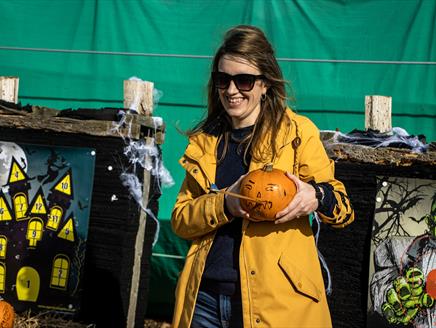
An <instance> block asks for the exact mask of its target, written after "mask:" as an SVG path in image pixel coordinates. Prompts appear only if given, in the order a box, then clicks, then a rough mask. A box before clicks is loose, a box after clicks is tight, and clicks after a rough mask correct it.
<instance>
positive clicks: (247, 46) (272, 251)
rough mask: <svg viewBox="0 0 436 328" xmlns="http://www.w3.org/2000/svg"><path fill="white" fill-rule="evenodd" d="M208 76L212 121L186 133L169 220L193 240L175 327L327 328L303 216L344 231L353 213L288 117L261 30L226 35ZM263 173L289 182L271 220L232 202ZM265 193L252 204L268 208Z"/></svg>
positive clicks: (307, 127)
mask: <svg viewBox="0 0 436 328" xmlns="http://www.w3.org/2000/svg"><path fill="white" fill-rule="evenodd" d="M211 71H212V72H211V76H210V80H209V84H208V96H209V98H208V115H207V117H206V118H205V119H204V121H202V122H200V123H199V124H198V125H197V126H196V127H194V128H193V129H192V130H191V131H188V133H187V134H188V136H189V145H188V147H187V148H186V151H185V154H184V155H183V156H182V159H181V160H180V163H181V164H182V166H183V167H184V169H185V170H186V176H185V180H184V181H183V184H182V186H181V189H180V191H179V194H178V197H177V200H176V204H175V206H174V209H173V212H172V221H171V223H172V228H173V230H174V231H175V233H176V234H177V235H179V236H180V237H182V238H185V239H190V240H193V242H192V246H191V249H190V250H189V253H188V255H187V257H186V262H185V267H184V269H183V271H182V273H181V275H180V278H179V281H178V286H177V291H176V307H175V311H174V317H173V326H174V327H179V328H184V327H186V328H188V327H191V328H200V327H207V328H224V327H232V328H238V327H253V326H259V325H260V326H262V327H314V326H316V327H321V326H322V327H330V326H331V319H330V313H329V309H328V306H327V300H326V295H325V292H324V282H323V278H322V274H321V268H320V263H319V260H318V254H317V249H316V245H315V241H314V238H313V234H312V229H311V227H310V224H309V220H308V215H309V214H310V213H311V212H314V211H316V212H317V213H318V215H319V217H320V218H321V219H322V220H323V221H324V222H325V223H328V224H331V225H332V226H334V227H344V226H346V225H348V224H349V223H351V222H352V221H353V219H354V212H353V209H352V207H351V205H350V202H349V199H348V196H347V193H346V191H345V188H344V185H343V184H342V183H341V182H340V181H338V180H336V179H335V177H334V164H333V162H332V161H330V160H329V158H328V157H327V154H326V152H325V150H324V148H323V145H322V143H321V140H320V139H319V131H318V129H317V128H316V126H315V125H314V124H313V123H312V122H311V121H310V120H309V119H308V118H306V117H303V116H301V115H297V114H295V113H294V112H292V110H290V109H289V108H287V105H286V99H287V97H286V92H285V81H284V80H283V77H282V72H281V70H280V68H279V65H278V64H277V61H276V59H275V57H274V51H273V49H272V46H271V44H270V43H269V42H268V40H267V39H266V37H265V35H264V33H263V32H262V31H261V30H260V29H258V28H256V27H253V26H245V25H244V26H237V27H235V28H233V29H231V30H229V31H228V32H227V34H226V35H225V38H224V42H223V44H222V45H221V47H220V48H219V49H218V51H217V53H216V55H215V57H214V59H213V62H212V70H211ZM267 163H271V164H270V167H271V170H272V168H274V169H278V170H281V171H280V172H282V174H281V179H287V180H286V181H287V182H288V183H287V184H283V185H287V186H288V187H285V188H287V189H286V190H283V192H281V195H287V194H289V193H295V196H294V197H290V198H286V197H281V198H283V204H281V205H283V206H280V209H277V210H278V212H276V211H274V213H273V215H272V217H270V215H269V214H268V217H266V216H267V215H266V214H265V217H263V216H262V215H261V214H259V213H260V212H259V213H256V214H254V213H253V212H252V211H246V210H244V207H243V206H241V198H244V197H242V196H241V195H239V192H240V190H241V183H242V181H244V178H247V179H249V180H250V181H249V184H250V186H253V185H254V184H255V183H256V182H255V181H254V179H252V178H250V174H251V173H252V172H255V171H256V170H258V169H261V168H263V167H264V165H265V164H267ZM283 171H285V172H286V175H284V174H283ZM248 173H250V174H248ZM251 176H252V175H251ZM267 179H269V180H271V179H270V178H267ZM252 180H253V181H252ZM269 183H270V184H271V183H272V181H269ZM291 189H292V190H291ZM265 190H266V191H270V188H269V187H268V188H257V189H256V193H255V195H254V194H253V195H250V199H253V197H255V198H256V199H265V198H267V197H268V195H267V193H264V191H265ZM245 198H247V197H245ZM265 206H267V204H266V205H265ZM245 208H246V207H245ZM265 213H266V212H265ZM308 313H310V315H308Z"/></svg>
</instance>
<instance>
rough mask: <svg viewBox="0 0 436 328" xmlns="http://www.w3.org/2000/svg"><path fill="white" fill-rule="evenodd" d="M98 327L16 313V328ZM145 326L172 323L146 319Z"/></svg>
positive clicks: (157, 327) (164, 326) (165, 327)
mask: <svg viewBox="0 0 436 328" xmlns="http://www.w3.org/2000/svg"><path fill="white" fill-rule="evenodd" d="M42 327H44V328H96V326H95V325H94V324H84V323H79V322H74V321H71V320H65V319H64V318H62V316H60V315H56V314H48V313H44V312H42V313H38V314H31V313H30V312H25V313H22V314H16V315H15V321H14V328H42ZM144 328H171V324H170V323H169V322H165V321H159V320H153V319H146V320H145V321H144Z"/></svg>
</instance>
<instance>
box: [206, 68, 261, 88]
mask: <svg viewBox="0 0 436 328" xmlns="http://www.w3.org/2000/svg"><path fill="white" fill-rule="evenodd" d="M264 78H265V76H264V75H253V74H237V75H229V74H227V73H224V72H212V81H213V84H214V85H215V87H216V88H218V89H227V88H228V87H229V85H230V81H233V82H234V83H235V85H236V87H237V88H238V90H239V91H250V90H251V89H253V87H254V83H255V82H256V80H259V79H264Z"/></svg>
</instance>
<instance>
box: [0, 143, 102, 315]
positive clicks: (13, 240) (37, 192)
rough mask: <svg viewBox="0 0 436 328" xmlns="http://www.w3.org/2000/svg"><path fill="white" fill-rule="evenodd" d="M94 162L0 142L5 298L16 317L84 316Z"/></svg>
mask: <svg viewBox="0 0 436 328" xmlns="http://www.w3.org/2000/svg"><path fill="white" fill-rule="evenodd" d="M94 161H95V156H94V152H93V150H92V149H89V148H67V147H54V146H37V145H30V144H17V143H12V142H4V141H0V186H1V191H0V296H1V297H3V298H4V299H6V300H7V301H8V302H10V303H11V304H12V305H13V306H14V308H15V310H16V311H18V312H21V311H23V310H26V309H34V310H46V309H52V310H57V311H62V312H67V313H72V314H75V313H76V312H77V311H78V310H79V308H80V293H81V289H82V288H81V280H82V279H81V277H82V274H83V268H84V263H85V246H86V240H87V234H88V221H89V213H90V204H91V194H92V186H93V177H94Z"/></svg>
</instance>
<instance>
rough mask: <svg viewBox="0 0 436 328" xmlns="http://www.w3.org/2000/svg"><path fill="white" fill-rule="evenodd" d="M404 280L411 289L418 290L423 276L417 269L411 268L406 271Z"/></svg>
mask: <svg viewBox="0 0 436 328" xmlns="http://www.w3.org/2000/svg"><path fill="white" fill-rule="evenodd" d="M406 279H407V282H408V283H409V284H410V285H411V286H412V288H418V287H419V286H421V285H422V284H423V283H424V274H423V273H422V271H421V270H420V269H419V268H415V267H412V268H409V269H407V271H406Z"/></svg>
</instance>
